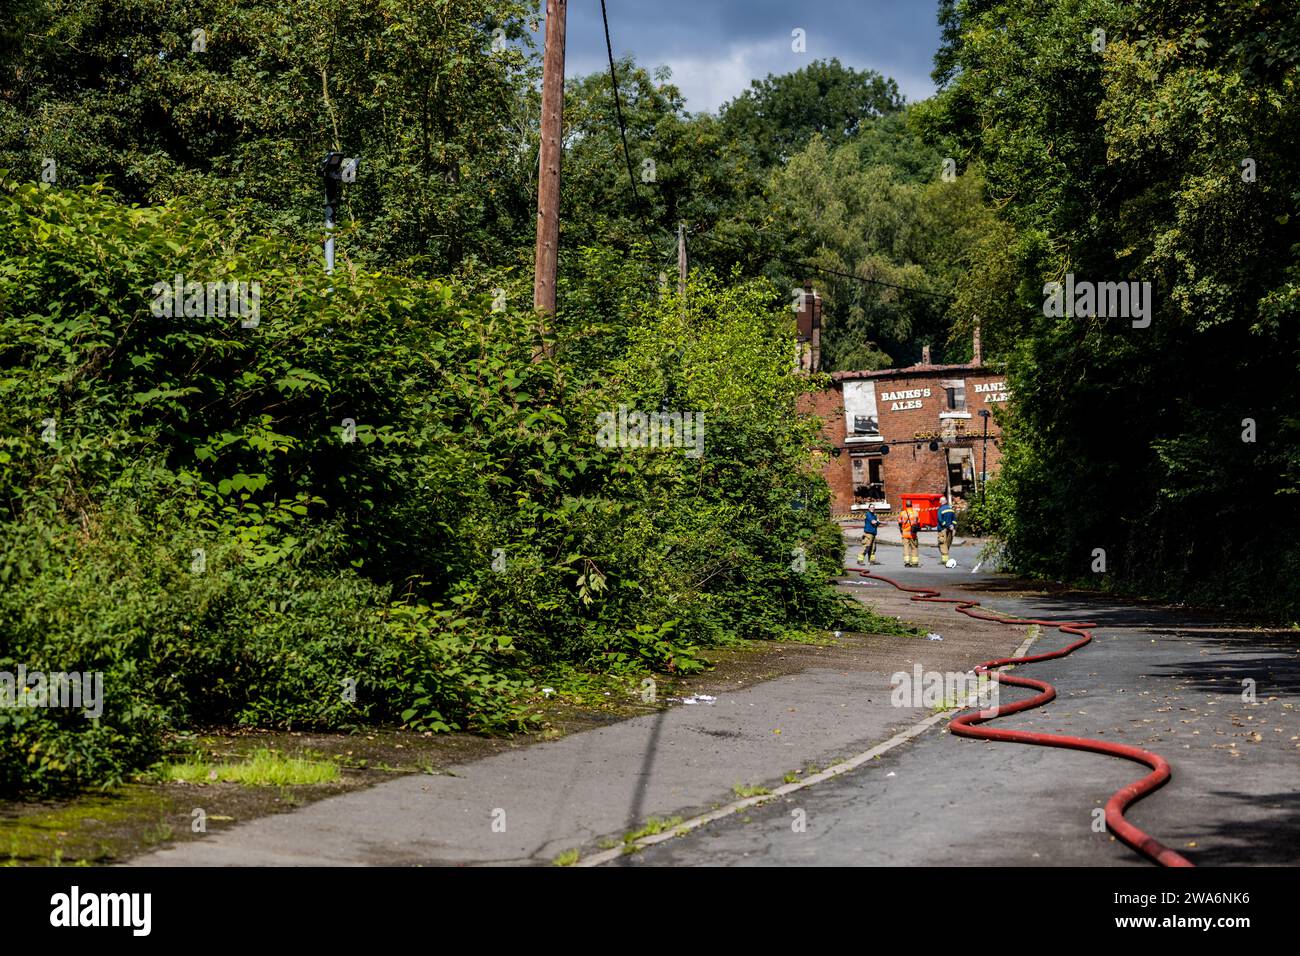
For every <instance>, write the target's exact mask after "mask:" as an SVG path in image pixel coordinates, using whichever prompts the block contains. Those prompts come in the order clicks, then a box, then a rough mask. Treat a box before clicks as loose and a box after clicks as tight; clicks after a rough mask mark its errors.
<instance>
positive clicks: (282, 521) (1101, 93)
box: [0, 0, 1300, 792]
mask: <svg viewBox="0 0 1300 956" xmlns="http://www.w3.org/2000/svg"><path fill="white" fill-rule="evenodd" d="M10 9H11V10H12V11H13V13H12V17H9V18H6V19H5V21H4V22H3V23H0V169H6V168H7V169H8V173H6V174H4V175H3V176H0V180H3V187H2V188H0V319H2V320H3V326H2V327H0V466H3V472H2V473H0V673H2V672H6V671H9V672H12V671H13V670H14V669H15V668H16V667H17V666H19V665H20V664H21V665H23V666H25V667H26V668H27V669H28V670H29V671H37V670H41V671H55V670H63V671H99V672H102V673H103V674H104V681H105V683H104V690H105V695H106V700H105V710H104V716H103V717H102V718H100V719H99V720H97V721H91V720H87V719H85V718H84V717H83V716H81V714H80V713H77V712H72V713H69V712H67V711H58V710H55V709H31V708H3V709H0V747H3V754H4V756H3V758H2V759H0V790H3V791H35V792H40V791H49V790H54V789H57V788H60V787H68V786H80V785H87V784H91V783H95V782H103V781H107V780H112V779H115V778H118V777H120V776H121V775H123V774H125V773H127V772H129V771H130V770H132V769H134V768H139V767H141V766H144V765H147V764H148V763H149V762H150V761H151V760H153V759H154V758H155V757H156V756H157V755H158V753H159V751H160V748H161V747H162V746H163V743H164V741H165V738H166V734H167V733H168V732H169V731H170V730H172V729H174V728H178V727H185V726H192V725H196V724H205V723H225V724H248V725H261V726H294V727H307V726H310V727H332V728H347V727H353V726H358V725H361V724H365V723H375V722H389V723H401V724H405V725H407V726H410V727H413V728H418V729H428V730H443V729H450V728H470V729H476V730H489V731H496V730H505V729H510V728H514V727H518V726H520V725H521V724H522V723H523V721H524V716H523V715H524V714H525V712H526V709H525V708H524V707H523V706H522V704H523V702H525V701H526V700H527V697H528V695H529V694H530V693H531V688H532V682H535V681H536V679H537V678H538V677H539V676H541V675H542V674H545V673H546V672H547V671H546V669H547V668H571V667H573V666H578V667H584V668H592V669H600V668H605V669H608V668H613V669H622V670H626V671H628V672H629V673H633V672H635V673H639V672H642V671H644V670H647V669H649V670H654V669H659V670H671V671H674V672H689V671H691V670H693V669H696V668H698V667H700V666H701V662H700V657H699V649H700V648H701V647H704V646H707V645H710V644H717V643H722V642H727V641H730V640H733V639H735V638H736V637H759V638H764V637H780V636H782V635H786V634H789V633H791V632H804V631H807V630H816V629H820V628H825V627H829V626H835V625H839V624H843V625H846V626H855V625H858V626H860V625H864V624H866V623H867V622H868V620H869V619H868V618H866V617H863V616H862V615H861V614H860V612H858V611H855V610H853V609H851V608H849V607H848V606H847V605H846V604H845V603H844V602H843V601H842V600H840V599H838V598H837V597H836V596H835V595H834V593H833V592H832V591H831V590H830V589H829V588H828V587H827V585H826V583H825V582H826V577H827V574H828V572H830V571H831V570H832V569H834V568H836V567H838V562H839V557H840V553H839V548H840V542H839V536H838V534H837V532H836V529H835V528H834V527H833V526H832V525H830V524H829V523H827V522H826V521H825V520H824V517H823V516H824V514H825V510H826V502H827V495H828V492H827V489H826V487H825V484H824V483H823V482H822V481H821V480H820V477H819V476H818V474H817V469H816V466H815V461H816V455H815V449H816V446H817V444H818V439H817V429H816V423H815V422H811V421H807V420H801V419H799V418H798V417H797V416H796V415H795V414H794V403H795V399H796V396H797V395H798V393H799V392H800V391H801V390H803V389H805V388H807V387H808V386H809V384H810V383H809V381H808V380H807V379H801V378H799V377H797V376H796V375H794V374H793V371H792V369H791V356H792V353H793V342H792V335H793V323H792V321H791V314H790V311H789V309H788V306H787V304H788V302H789V301H790V298H789V290H790V289H791V287H792V286H796V285H801V284H802V282H803V280H805V279H808V278H813V279H815V281H816V282H817V284H818V287H819V289H820V290H821V291H822V293H823V296H824V301H825V303H826V335H825V338H824V352H823V355H824V361H825V364H826V366H827V368H850V367H851V368H874V367H883V366H886V365H889V364H890V363H895V364H901V363H905V362H909V361H914V360H916V359H917V358H918V357H919V355H920V351H921V347H922V346H923V345H926V344H929V345H931V346H932V347H933V348H934V350H935V357H936V359H937V360H940V361H961V360H965V359H966V358H968V357H969V354H970V353H969V344H968V342H969V332H970V329H971V327H972V325H973V323H974V322H975V321H976V320H977V319H978V320H979V321H980V322H981V326H982V329H983V331H984V341H985V354H986V357H989V356H991V357H993V358H994V359H995V360H997V361H1005V362H1006V363H1007V367H1008V376H1009V378H1010V379H1011V382H1012V385H1013V387H1014V390H1015V396H1016V401H1015V403H1014V407H1011V408H1008V409H1006V410H1005V414H1004V415H1003V417H1004V419H1005V420H1004V421H1003V422H1002V425H1003V429H1004V432H1005V437H1004V439H1003V442H1004V445H1003V452H1004V455H1005V459H1004V460H1005V466H1004V476H1003V478H1002V479H1001V480H999V481H998V482H997V483H995V484H991V485H990V487H989V489H988V492H989V498H988V501H987V502H985V503H983V504H982V505H977V506H976V507H975V508H974V509H972V511H971V512H970V513H969V514H968V515H966V516H965V517H964V524H963V528H964V529H969V530H978V531H983V532H992V533H996V534H998V535H1000V536H1002V537H1003V538H1004V539H1005V544H1006V555H1007V557H1008V558H1009V559H1010V560H1011V561H1012V562H1013V564H1014V565H1015V566H1016V567H1018V568H1019V569H1020V570H1023V571H1028V572H1032V573H1036V574H1044V575H1052V576H1057V577H1066V576H1069V577H1083V576H1087V575H1088V574H1089V568H1090V566H1091V564H1092V561H1093V555H1094V552H1095V550H1096V549H1098V548H1101V549H1104V550H1105V551H1106V553H1107V556H1108V560H1107V566H1108V570H1107V578H1106V580H1107V581H1110V582H1114V583H1115V584H1116V585H1119V586H1125V587H1129V588H1133V589H1138V590H1142V591H1146V592H1150V593H1158V594H1167V595H1172V596H1177V597H1181V598H1189V599H1198V600H1220V601H1224V602H1232V603H1235V604H1244V605H1247V606H1249V607H1253V608H1254V609H1257V610H1260V609H1262V610H1266V611H1270V612H1273V613H1278V614H1291V615H1294V614H1295V613H1296V611H1297V610H1300V598H1298V597H1297V589H1296V588H1295V586H1294V584H1293V583H1292V582H1293V581H1294V578H1295V575H1296V574H1297V573H1298V572H1300V547H1298V546H1297V545H1296V544H1295V543H1294V542H1295V541H1296V540H1298V539H1297V535H1296V533H1295V532H1297V531H1300V515H1298V510H1297V508H1296V506H1295V502H1296V501H1297V498H1296V495H1297V493H1300V452H1298V451H1297V449H1298V448H1300V415H1298V414H1297V412H1296V411H1295V409H1296V407H1297V404H1298V403H1297V396H1296V394H1295V392H1296V388H1297V381H1298V378H1297V375H1296V363H1297V353H1298V351H1300V343H1298V342H1297V331H1296V328H1297V327H1296V322H1295V312H1296V305H1297V302H1298V301H1300V270H1298V267H1297V255H1296V253H1297V251H1298V248H1300V246H1298V243H1300V236H1298V235H1297V232H1296V230H1297V228H1300V215H1298V214H1300V209H1298V208H1297V206H1298V205H1300V192H1297V187H1296V185H1295V184H1296V183H1297V182H1300V177H1298V176H1297V173H1298V172H1300V170H1297V168H1296V167H1297V163H1300V159H1298V158H1297V157H1298V156H1300V152H1298V151H1297V145H1298V144H1297V142H1296V137H1297V132H1296V131H1297V129H1298V128H1300V127H1297V124H1296V120H1297V119H1298V118H1300V117H1298V116H1297V109H1298V108H1300V106H1298V104H1300V97H1298V96H1297V90H1296V83H1297V75H1298V72H1297V71H1298V69H1300V34H1298V33H1297V30H1298V29H1300V28H1298V27H1297V24H1296V21H1295V19H1294V17H1293V16H1288V15H1287V13H1286V11H1285V10H1284V8H1283V7H1282V6H1281V5H1278V4H1272V3H1245V2H1240V3H1239V2H1232V3H1229V4H1226V5H1224V4H1211V3H1210V2H1209V0H1193V2H1186V3H1176V4H1175V3H1164V2H1149V3H1128V2H1125V3H1122V2H1118V0H944V2H942V3H940V5H939V13H940V20H941V23H942V26H943V31H944V32H943V35H944V46H943V48H942V49H941V50H940V51H939V54H938V56H937V58H936V74H935V75H936V78H937V79H938V81H939V82H940V84H941V86H942V89H941V92H940V94H939V95H938V96H937V97H935V98H934V99H933V100H929V101H926V102H923V103H920V104H916V105H913V106H905V104H904V103H903V102H902V99H901V97H900V96H899V95H898V91H897V88H896V87H895V85H894V84H893V82H892V81H891V80H888V79H887V78H884V77H882V76H880V75H879V74H877V73H875V72H873V71H870V70H865V71H859V70H854V69H850V68H847V67H844V66H842V65H841V64H840V63H838V62H836V61H830V62H821V61H816V62H813V63H811V64H810V65H808V66H807V67H805V68H804V69H801V70H799V71H797V72H794V73H791V74H788V75H786V76H769V77H767V78H766V79H763V80H757V81H755V82H754V83H753V84H752V86H751V88H750V89H749V90H748V91H746V92H745V93H743V94H742V95H741V96H739V97H738V98H737V99H736V100H734V101H733V102H731V103H729V104H726V105H725V106H724V107H723V109H722V110H721V111H720V112H719V115H717V116H712V115H708V114H693V113H691V112H689V110H688V109H687V104H686V103H685V101H684V100H683V98H682V96H681V94H680V91H679V90H677V88H676V87H675V86H674V85H673V84H672V82H671V77H670V76H669V75H668V73H667V71H663V70H658V71H652V70H647V69H645V68H644V67H642V66H639V65H637V64H636V63H635V62H633V61H632V60H631V59H630V58H626V59H623V60H621V61H619V63H618V64H617V73H618V81H619V97H620V102H621V106H622V110H623V114H624V116H625V118H626V121H627V135H628V143H627V149H628V155H626V156H625V155H624V152H623V143H622V140H621V137H620V135H619V130H618V127H617V124H616V122H615V120H614V114H615V103H614V95H613V90H612V89H611V85H610V79H609V76H608V74H607V73H605V72H598V73H595V74H593V75H590V76H586V77H575V78H571V79H570V80H569V82H568V92H567V101H566V124H567V125H566V156H565V165H564V170H565V172H564V182H563V197H562V199H563V208H564V216H563V218H562V227H563V229H562V236H561V243H562V247H563V252H562V255H561V274H560V295H559V299H560V303H561V307H560V311H559V313H558V314H557V315H555V316H554V317H553V318H552V319H551V320H550V321H549V322H548V324H547V329H546V334H547V339H546V341H545V342H544V343H542V342H539V340H538V334H539V333H538V328H537V325H538V323H537V319H536V317H535V316H534V315H532V314H531V312H530V309H529V306H530V305H531V294H530V292H531V289H530V287H531V274H530V270H531V245H532V240H533V230H534V223H535V219H534V216H535V212H534V208H533V201H534V195H535V191H536V171H537V162H538V160H537V143H538V134H537V128H536V127H537V113H538V96H537V90H536V81H537V75H538V65H539V64H538V59H537V56H536V50H535V49H534V46H533V40H532V39H531V38H532V37H534V36H535V35H536V33H535V28H536V17H537V4H536V3H535V2H532V0H437V2H433V3H429V4H415V5H413V4H410V3H405V2H399V0H342V2H339V3H329V4H325V3H321V2H319V0H259V2H254V0H201V2H199V3H197V4H193V3H188V2H186V3H182V2H180V0H89V2H72V0H18V2H16V3H14V4H11V6H10ZM1098 28H1104V29H1105V31H1106V36H1107V42H1106V44H1105V47H1104V49H1094V39H1093V38H1094V31H1095V30H1097V29H1098ZM200 29H201V30H202V31H203V33H202V42H201V43H200V42H199V38H198V37H196V35H195V32H194V31H196V30H200ZM200 47H201V48H200ZM328 150H339V151H341V152H343V153H344V154H346V155H348V156H353V157H357V158H358V159H359V160H360V164H359V167H358V175H357V178H356V181H355V182H350V183H348V184H346V185H345V186H344V188H343V202H342V206H341V208H340V222H341V227H342V228H341V230H340V235H339V250H340V268H339V271H338V272H337V273H336V274H335V275H334V276H333V277H331V278H328V279H327V278H326V277H325V276H323V275H322V274H321V271H320V251H319V250H320V247H319V243H320V240H321V226H320V220H321V212H320V206H321V204H322V196H321V183H320V179H319V175H318V172H317V163H318V162H319V161H320V158H321V157H322V156H323V154H324V153H325V152H326V151H328ZM1247 159H1249V160H1252V161H1253V163H1254V166H1253V169H1254V170H1255V172H1256V175H1255V176H1254V177H1253V178H1251V179H1249V181H1247V179H1245V178H1243V176H1242V172H1243V169H1242V162H1243V160H1247ZM629 165H630V166H631V170H632V175H631V180H629V170H628V167H629ZM47 172H51V173H54V175H52V176H48V177H47V178H48V179H50V180H52V181H50V182H46V183H43V184H41V185H37V182H38V181H39V180H40V179H41V177H42V175H43V174H45V173H47ZM683 220H684V221H686V222H687V223H688V226H689V230H690V233H689V235H690V239H689V251H690V258H691V264H692V274H691V279H690V282H689V285H688V289H687V294H686V296H685V298H684V300H683V299H682V298H679V297H678V296H677V295H676V294H675V290H673V289H671V287H670V285H669V284H667V283H665V284H664V285H662V286H661V277H660V274H661V272H664V273H671V272H673V271H674V269H675V248H674V246H675V232H676V229H677V226H678V223H679V222H680V221H683ZM1067 272H1072V273H1074V274H1076V275H1077V276H1079V277H1080V278H1093V279H1098V280H1102V281H1106V280H1110V281H1119V280H1126V279H1137V280H1147V281H1150V282H1152V283H1153V287H1154V290H1155V308H1154V312H1153V316H1152V322H1151V324H1150V326H1149V327H1146V328H1134V327H1132V326H1131V325H1130V324H1129V323H1128V322H1126V321H1124V320H1116V319H1091V318H1084V317H1064V318H1057V317H1047V316H1045V315H1044V313H1043V308H1042V306H1043V287H1044V284H1045V283H1046V282H1048V281H1052V280H1057V279H1060V278H1061V277H1062V276H1063V275H1064V274H1065V273H1067ZM819 273H820V274H819ZM836 273H843V275H837V274H836ZM178 274H179V275H182V276H183V277H184V278H185V279H188V280H195V281H199V282H211V281H217V280H242V281H249V282H257V283H259V288H260V291H261V299H260V306H259V310H260V317H259V321H258V322H257V323H255V324H249V323H247V322H241V321H240V318H241V317H240V316H235V315H230V314H218V313H215V312H212V311H209V310H207V309H198V308H196V309H194V310H187V309H185V308H184V302H182V303H181V305H182V308H181V309H180V310H179V312H174V314H165V313H160V312H159V310H157V309H156V308H155V307H154V306H155V305H156V296H157V295H158V292H157V290H156V288H155V287H156V284H158V283H163V284H164V285H165V284H167V283H169V282H171V280H172V278H173V277H174V276H176V275H178ZM433 277H437V278H433ZM665 279H666V277H665ZM187 312H189V314H186V313H187ZM543 344H545V346H546V348H545V349H544V350H543V349H541V348H540V346H541V345H543ZM812 384H815V382H814V383H812ZM624 406H625V407H627V408H629V409H632V410H641V411H647V412H655V411H668V412H685V413H688V414H694V413H701V414H703V416H704V421H705V431H704V441H705V451H704V453H703V454H702V455H700V456H699V457H695V456H693V455H688V454H686V453H685V452H684V450H683V449H655V450H651V449H638V448H626V447H610V446H609V445H608V443H602V442H601V441H599V440H598V437H599V434H600V429H599V425H598V423H599V422H600V421H601V418H600V416H602V415H605V414H609V413H612V412H616V411H617V410H618V409H619V408H620V407H624ZM1246 419H1250V420H1252V421H1253V423H1254V425H1253V428H1254V430H1255V438H1256V440H1255V441H1253V442H1245V441H1242V433H1243V430H1244V429H1245V428H1246V426H1245V424H1244V420H1246ZM1261 514H1262V515H1264V516H1265V517H1264V518H1263V519H1261V517H1260V516H1261ZM854 607H856V605H855V606H854Z"/></svg>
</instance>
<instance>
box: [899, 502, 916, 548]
mask: <svg viewBox="0 0 1300 956" xmlns="http://www.w3.org/2000/svg"><path fill="white" fill-rule="evenodd" d="M920 527H921V512H919V511H917V510H916V509H915V508H913V507H911V506H910V505H909V506H908V507H906V508H904V509H903V510H902V511H900V512H899V513H898V528H899V530H900V531H902V532H903V537H904V538H907V539H908V540H909V541H910V540H912V539H913V538H915V537H916V532H917V531H918V530H919V529H920Z"/></svg>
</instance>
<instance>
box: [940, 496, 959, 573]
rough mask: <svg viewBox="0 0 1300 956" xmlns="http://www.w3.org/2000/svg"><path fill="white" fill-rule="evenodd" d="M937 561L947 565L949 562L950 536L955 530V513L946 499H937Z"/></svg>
mask: <svg viewBox="0 0 1300 956" xmlns="http://www.w3.org/2000/svg"><path fill="white" fill-rule="evenodd" d="M938 525H939V561H940V563H942V564H947V563H948V561H949V560H950V559H949V557H948V551H949V549H950V548H951V547H952V536H953V534H954V533H955V532H956V530H957V512H955V511H953V510H952V505H950V504H948V499H947V498H946V497H945V498H940V499H939V515H938Z"/></svg>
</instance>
